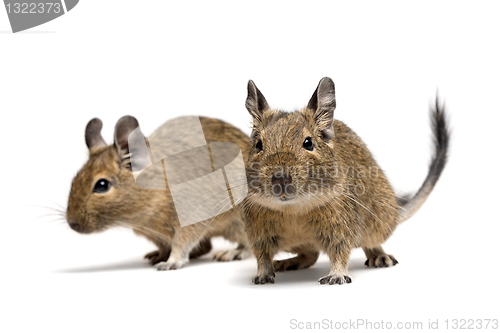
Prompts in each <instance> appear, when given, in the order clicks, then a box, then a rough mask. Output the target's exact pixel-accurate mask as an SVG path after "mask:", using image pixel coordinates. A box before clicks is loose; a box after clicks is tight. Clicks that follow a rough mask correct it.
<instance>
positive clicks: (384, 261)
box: [365, 254, 398, 267]
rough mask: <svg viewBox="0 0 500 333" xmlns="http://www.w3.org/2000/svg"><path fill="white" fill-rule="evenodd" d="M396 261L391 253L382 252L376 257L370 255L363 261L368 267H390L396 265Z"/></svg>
mask: <svg viewBox="0 0 500 333" xmlns="http://www.w3.org/2000/svg"><path fill="white" fill-rule="evenodd" d="M397 264H398V261H397V260H396V258H394V256H393V255H390V254H383V255H379V256H377V257H370V258H368V259H367V260H366V261H365V265H366V266H368V267H390V266H396V265H397Z"/></svg>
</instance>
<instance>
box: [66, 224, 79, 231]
mask: <svg viewBox="0 0 500 333" xmlns="http://www.w3.org/2000/svg"><path fill="white" fill-rule="evenodd" d="M69 226H70V227H71V229H73V230H75V231H80V230H81V229H82V227H81V226H80V224H78V223H70V224H69Z"/></svg>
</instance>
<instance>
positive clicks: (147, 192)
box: [66, 116, 250, 270]
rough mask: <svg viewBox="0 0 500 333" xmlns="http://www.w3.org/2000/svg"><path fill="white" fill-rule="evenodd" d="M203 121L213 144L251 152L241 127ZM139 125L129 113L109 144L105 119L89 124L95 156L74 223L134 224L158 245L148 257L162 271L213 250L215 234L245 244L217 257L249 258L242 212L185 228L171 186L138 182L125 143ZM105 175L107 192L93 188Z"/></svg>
mask: <svg viewBox="0 0 500 333" xmlns="http://www.w3.org/2000/svg"><path fill="white" fill-rule="evenodd" d="M200 122H201V125H202V128H203V132H204V134H205V138H206V140H207V142H232V143H237V144H238V145H239V146H240V148H241V150H242V153H243V154H244V156H246V155H247V154H248V150H249V140H248V137H247V136H246V135H245V134H244V133H243V132H241V131H240V130H239V129H237V128H235V127H234V126H231V125H229V124H227V123H225V122H223V121H220V120H216V119H210V118H203V117H200ZM137 126H138V123H137V121H136V120H135V118H133V117H130V116H127V117H123V118H122V119H121V120H120V121H119V122H118V124H117V127H116V130H115V144H113V145H109V146H107V145H105V143H104V140H102V138H100V130H101V127H102V123H101V122H100V120H98V119H94V120H92V121H91V122H89V124H88V127H87V138H86V141H87V144H88V145H89V153H90V156H89V160H88V162H87V163H86V164H85V165H84V166H83V167H82V169H81V170H80V171H79V172H78V174H77V175H76V177H75V178H74V180H73V183H72V186H71V193H70V196H69V201H68V209H67V214H66V216H67V220H68V223H70V225H71V226H72V227H73V228H76V229H78V231H79V232H81V233H93V232H97V231H102V230H105V229H107V228H109V227H112V226H125V227H130V228H132V229H133V230H134V231H135V232H136V233H137V234H139V235H143V236H145V237H146V238H148V239H149V240H151V241H152V242H153V243H155V244H156V246H157V247H158V250H157V251H154V252H151V253H148V254H147V255H146V258H147V259H148V260H149V261H150V262H151V264H153V265H154V264H158V266H157V267H158V269H160V270H167V269H177V268H180V267H182V266H183V265H185V264H186V263H187V261H188V258H189V257H188V255H189V256H190V257H191V258H193V257H198V256H200V255H203V254H205V253H208V252H209V251H210V250H211V243H210V238H211V237H214V236H223V237H224V238H226V239H228V240H229V241H233V242H236V243H238V244H239V245H238V248H237V249H235V250H230V251H224V252H221V253H216V254H215V255H214V259H216V260H219V261H227V260H234V259H244V258H246V257H247V256H248V255H249V254H250V249H249V248H248V247H247V244H248V241H247V238H246V235H245V232H244V222H243V220H242V218H241V216H240V212H239V211H237V210H235V209H231V210H229V211H227V212H225V213H223V214H221V215H219V216H216V217H215V218H213V219H210V220H207V221H203V222H199V223H195V224H191V225H188V226H184V227H181V226H180V224H179V221H178V218H177V214H176V211H175V207H174V204H173V200H172V197H171V194H170V191H169V189H168V186H167V189H166V190H152V189H144V188H141V187H139V186H137V185H136V182H135V180H134V177H133V175H132V173H131V171H130V165H129V164H127V159H126V153H127V151H126V149H125V150H124V149H123V148H124V147H123V145H128V143H127V137H128V134H129V133H130V131H131V130H133V129H135V128H136V127H137ZM181 130H182V129H181ZM187 131H188V130H187ZM185 135H186V136H188V135H189V133H185ZM125 148H126V147H125ZM128 161H130V160H128ZM195 162H196V161H193V163H195ZM99 179H107V180H109V181H110V182H111V187H110V189H109V191H107V192H106V193H94V192H93V188H94V186H95V184H96V182H97V181H98V180H99Z"/></svg>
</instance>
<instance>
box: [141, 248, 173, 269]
mask: <svg viewBox="0 0 500 333" xmlns="http://www.w3.org/2000/svg"><path fill="white" fill-rule="evenodd" d="M169 256H170V252H168V253H165V252H160V251H153V252H149V253H148V254H146V255H145V256H144V259H146V260H149V263H150V264H151V265H152V266H154V265H156V264H157V263H159V262H162V261H167V260H168V257H169Z"/></svg>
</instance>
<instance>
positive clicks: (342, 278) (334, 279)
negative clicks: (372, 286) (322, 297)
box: [318, 274, 352, 284]
mask: <svg viewBox="0 0 500 333" xmlns="http://www.w3.org/2000/svg"><path fill="white" fill-rule="evenodd" d="M318 282H319V283H320V284H344V283H351V282H352V280H351V277H350V276H349V275H343V274H333V275H327V276H324V277H322V278H321V279H319V281H318Z"/></svg>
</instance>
